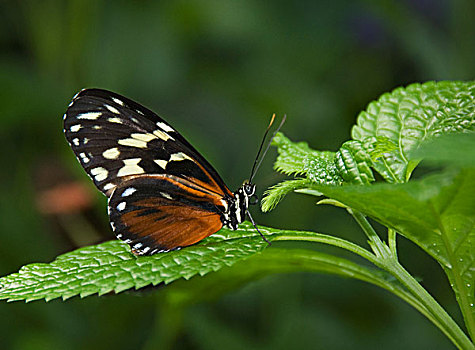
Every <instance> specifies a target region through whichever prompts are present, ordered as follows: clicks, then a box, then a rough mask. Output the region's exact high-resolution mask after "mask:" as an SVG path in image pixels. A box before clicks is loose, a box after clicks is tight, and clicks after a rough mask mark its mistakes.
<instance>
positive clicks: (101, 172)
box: [91, 167, 109, 181]
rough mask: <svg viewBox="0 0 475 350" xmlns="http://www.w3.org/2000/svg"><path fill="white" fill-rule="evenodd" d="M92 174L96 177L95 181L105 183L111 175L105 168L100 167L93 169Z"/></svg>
mask: <svg viewBox="0 0 475 350" xmlns="http://www.w3.org/2000/svg"><path fill="white" fill-rule="evenodd" d="M91 174H92V175H93V176H94V179H95V180H96V181H103V180H105V179H107V175H109V172H108V171H107V170H106V169H104V168H103V167H98V168H94V169H91Z"/></svg>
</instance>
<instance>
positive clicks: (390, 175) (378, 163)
mask: <svg viewBox="0 0 475 350" xmlns="http://www.w3.org/2000/svg"><path fill="white" fill-rule="evenodd" d="M469 130H475V82H460V81H455V82H450V81H442V82H438V83H436V82H428V83H424V84H412V85H409V86H408V87H406V88H397V89H395V90H394V91H392V92H391V93H386V94H384V95H382V96H381V97H380V98H379V99H378V100H377V101H375V102H371V103H370V104H369V105H368V107H367V109H366V111H363V112H361V113H360V115H359V116H358V119H357V125H356V126H354V127H353V130H352V138H353V139H354V140H358V141H360V142H362V144H363V145H364V146H365V148H366V149H367V151H368V153H370V154H372V155H373V157H374V156H377V157H378V158H377V159H374V161H373V167H374V169H375V170H376V171H378V172H379V173H380V174H381V175H382V176H383V177H384V178H385V179H386V181H388V182H393V183H394V182H406V181H407V179H408V178H409V176H410V173H411V171H412V170H413V168H414V164H410V163H409V159H408V153H409V152H410V151H412V150H414V149H416V148H417V147H418V146H419V144H420V143H421V142H422V141H424V140H426V139H428V138H431V137H433V136H437V135H442V134H448V133H455V132H464V131H469ZM388 147H389V148H388Z"/></svg>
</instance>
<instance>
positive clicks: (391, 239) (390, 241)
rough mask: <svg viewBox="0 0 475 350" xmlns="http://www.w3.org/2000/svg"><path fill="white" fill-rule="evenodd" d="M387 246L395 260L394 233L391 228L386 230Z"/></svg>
mask: <svg viewBox="0 0 475 350" xmlns="http://www.w3.org/2000/svg"><path fill="white" fill-rule="evenodd" d="M388 244H389V249H390V250H391V252H392V254H393V255H394V256H395V257H396V259H397V245H396V231H395V230H393V229H392V228H388Z"/></svg>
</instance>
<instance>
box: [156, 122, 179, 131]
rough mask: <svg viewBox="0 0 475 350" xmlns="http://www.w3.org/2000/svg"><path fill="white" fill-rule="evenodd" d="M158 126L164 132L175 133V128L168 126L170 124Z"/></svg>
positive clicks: (159, 124)
mask: <svg viewBox="0 0 475 350" xmlns="http://www.w3.org/2000/svg"><path fill="white" fill-rule="evenodd" d="M157 126H158V127H159V128H160V129H162V130H163V131H166V132H172V131H175V130H173V128H172V127H171V126H170V125H168V124H165V123H164V122H158V123H157Z"/></svg>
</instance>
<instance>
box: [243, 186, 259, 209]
mask: <svg viewBox="0 0 475 350" xmlns="http://www.w3.org/2000/svg"><path fill="white" fill-rule="evenodd" d="M241 188H242V193H243V194H244V196H245V198H246V203H248V204H250V205H255V204H257V203H258V202H259V198H258V197H257V194H256V185H255V184H251V183H249V182H244V184H243V185H242V187H241Z"/></svg>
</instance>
